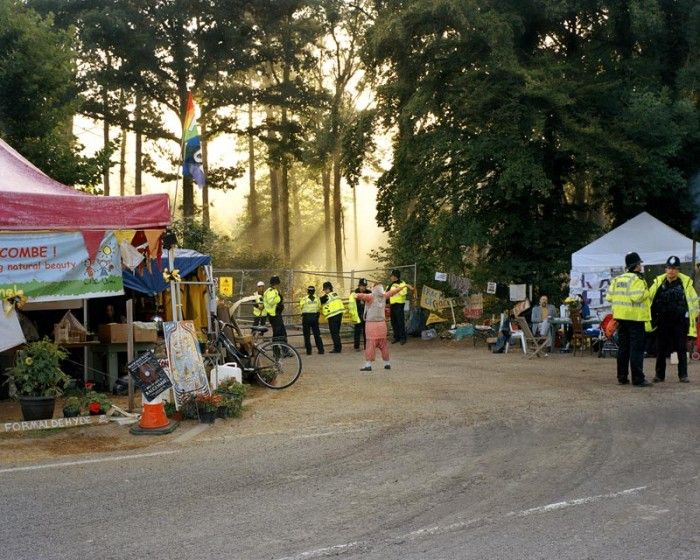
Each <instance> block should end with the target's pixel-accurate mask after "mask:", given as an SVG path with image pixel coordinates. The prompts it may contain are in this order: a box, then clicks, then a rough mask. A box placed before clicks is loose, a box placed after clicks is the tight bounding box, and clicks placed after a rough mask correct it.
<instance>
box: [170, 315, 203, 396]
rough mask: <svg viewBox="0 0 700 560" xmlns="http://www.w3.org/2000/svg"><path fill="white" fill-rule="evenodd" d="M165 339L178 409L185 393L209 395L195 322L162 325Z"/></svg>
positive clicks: (172, 322) (173, 322) (171, 322)
mask: <svg viewBox="0 0 700 560" xmlns="http://www.w3.org/2000/svg"><path fill="white" fill-rule="evenodd" d="M163 336H164V337H165V347H166V349H167V351H168V361H169V362H170V376H171V377H172V380H173V389H174V390H175V399H176V401H177V404H178V406H180V405H181V404H182V397H183V396H184V395H185V394H194V393H200V394H201V393H206V394H210V393H211V391H210V390H209V380H208V379H207V372H206V371H205V369H204V362H203V361H202V355H201V354H200V353H199V342H198V341H197V334H196V331H195V328H194V323H193V322H192V321H178V322H175V321H168V322H166V323H163Z"/></svg>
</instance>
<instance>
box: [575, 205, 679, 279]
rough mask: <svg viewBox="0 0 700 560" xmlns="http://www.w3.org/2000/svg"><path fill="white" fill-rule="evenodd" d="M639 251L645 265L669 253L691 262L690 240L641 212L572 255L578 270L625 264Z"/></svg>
mask: <svg viewBox="0 0 700 560" xmlns="http://www.w3.org/2000/svg"><path fill="white" fill-rule="evenodd" d="M630 251H635V252H637V253H639V256H640V257H642V261H643V262H644V264H663V263H665V262H666V259H667V258H668V257H669V256H671V255H676V256H677V257H678V258H679V259H680V260H681V262H691V261H692V258H693V257H692V255H693V240H692V239H690V238H689V237H686V236H685V235H682V234H680V233H678V232H677V231H676V230H675V229H673V228H671V227H669V226H667V225H666V224H664V223H663V222H662V221H660V220H657V219H656V218H654V216H652V215H651V214H648V213H647V212H642V213H641V214H639V215H638V216H635V217H634V218H632V219H631V220H628V221H626V222H625V223H624V224H622V225H621V226H618V227H616V228H615V229H614V230H612V231H610V232H608V233H606V234H605V235H603V236H602V237H599V238H598V239H596V240H595V241H593V242H592V243H589V244H588V245H586V246H585V247H583V248H582V249H579V250H578V251H576V252H575V253H573V254H572V255H571V268H572V269H578V270H586V269H589V270H590V269H601V268H619V267H624V264H625V255H626V254H627V253H629V252H630Z"/></svg>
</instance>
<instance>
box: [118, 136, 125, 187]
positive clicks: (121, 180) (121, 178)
mask: <svg viewBox="0 0 700 560" xmlns="http://www.w3.org/2000/svg"><path fill="white" fill-rule="evenodd" d="M125 194H126V129H125V128H122V134H121V141H120V146H119V195H120V196H124V195H125Z"/></svg>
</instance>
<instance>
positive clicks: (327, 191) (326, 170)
mask: <svg viewBox="0 0 700 560" xmlns="http://www.w3.org/2000/svg"><path fill="white" fill-rule="evenodd" d="M321 182H322V183H323V239H324V240H325V242H326V243H325V248H326V270H330V269H331V268H332V267H333V259H332V254H333V246H332V244H331V238H332V233H331V229H332V227H331V170H330V164H326V165H324V166H323V169H322V170H321Z"/></svg>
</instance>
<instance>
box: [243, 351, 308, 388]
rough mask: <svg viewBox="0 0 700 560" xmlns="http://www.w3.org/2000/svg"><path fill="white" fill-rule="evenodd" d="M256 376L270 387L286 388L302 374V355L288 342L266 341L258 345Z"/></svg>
mask: <svg viewBox="0 0 700 560" xmlns="http://www.w3.org/2000/svg"><path fill="white" fill-rule="evenodd" d="M256 350H257V354H256V356H255V361H254V363H253V367H254V369H255V377H256V378H257V379H258V381H259V382H260V383H262V384H263V385H265V387H269V388H270V389H286V388H287V387H289V386H290V385H293V384H294V383H295V382H296V380H297V379H299V376H300V375H301V356H299V352H297V351H296V350H295V349H294V348H293V347H292V346H290V345H289V344H287V343H286V342H276V341H272V342H265V343H263V344H261V345H260V346H257V347H256Z"/></svg>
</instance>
